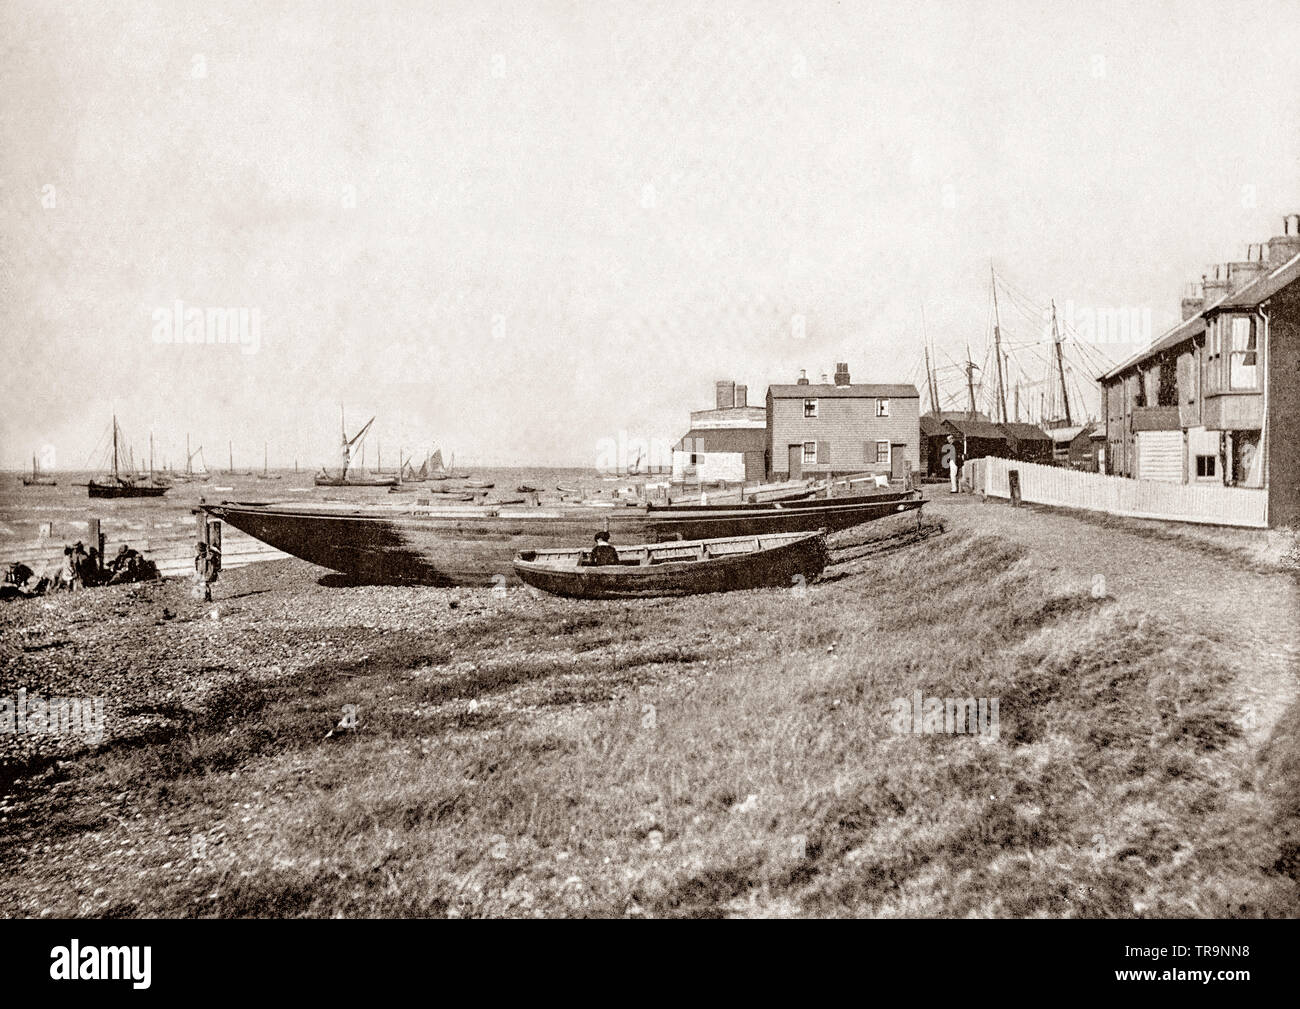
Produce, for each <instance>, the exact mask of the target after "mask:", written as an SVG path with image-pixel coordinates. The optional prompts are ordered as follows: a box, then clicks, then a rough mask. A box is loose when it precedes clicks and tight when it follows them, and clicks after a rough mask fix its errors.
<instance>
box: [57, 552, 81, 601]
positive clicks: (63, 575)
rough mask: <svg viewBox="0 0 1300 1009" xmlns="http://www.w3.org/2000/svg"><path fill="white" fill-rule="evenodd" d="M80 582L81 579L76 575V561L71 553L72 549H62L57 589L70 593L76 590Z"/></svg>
mask: <svg viewBox="0 0 1300 1009" xmlns="http://www.w3.org/2000/svg"><path fill="white" fill-rule="evenodd" d="M80 581H81V578H80V576H79V575H78V574H77V561H76V557H75V556H74V555H73V553H72V547H64V548H63V565H62V566H61V567H60V568H59V580H58V587H59V588H63V589H67V590H68V591H69V592H71V591H72V590H73V589H75V588H77V585H78V583H79V582H80Z"/></svg>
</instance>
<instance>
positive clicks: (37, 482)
mask: <svg viewBox="0 0 1300 1009" xmlns="http://www.w3.org/2000/svg"><path fill="white" fill-rule="evenodd" d="M23 486H24V487H56V486H58V481H57V480H55V479H54V477H52V476H47V475H46V474H44V473H42V472H41V471H40V470H39V469H37V467H36V453H35V452H33V453H32V475H31V476H25V477H23Z"/></svg>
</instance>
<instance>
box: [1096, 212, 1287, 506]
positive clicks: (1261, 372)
mask: <svg viewBox="0 0 1300 1009" xmlns="http://www.w3.org/2000/svg"><path fill="white" fill-rule="evenodd" d="M1182 315H1183V321H1182V322H1180V323H1179V324H1178V325H1177V326H1174V327H1173V328H1172V329H1170V330H1169V331H1167V332H1166V333H1164V334H1162V335H1161V336H1160V337H1158V338H1157V339H1156V340H1155V341H1154V342H1153V343H1152V344H1151V345H1150V346H1149V347H1146V348H1144V349H1143V350H1141V351H1139V352H1138V353H1137V354H1134V355H1133V356H1132V357H1130V358H1128V359H1127V360H1125V361H1123V362H1121V363H1120V364H1118V365H1116V366H1115V367H1114V368H1112V369H1111V370H1110V371H1109V372H1107V373H1106V374H1105V375H1103V376H1102V377H1101V378H1100V380H1099V381H1100V383H1101V387H1102V399H1103V405H1104V410H1103V412H1104V414H1105V417H1106V453H1105V460H1106V471H1107V472H1108V473H1112V474H1116V475H1120V476H1128V477H1136V478H1141V479H1148V480H1163V481H1167V482H1171V483H1183V484H1210V485H1227V486H1236V487H1246V488H1267V490H1268V522H1269V525H1271V526H1278V525H1285V524H1295V523H1297V522H1300V215H1294V214H1293V215H1290V216H1289V217H1287V218H1286V219H1285V220H1284V222H1283V233H1282V234H1281V235H1277V236H1275V237H1274V238H1272V239H1271V240H1270V241H1268V242H1266V243H1263V244H1260V245H1253V246H1251V247H1250V248H1249V249H1248V250H1247V256H1246V259H1245V260H1244V261H1241V262H1234V263H1227V264H1224V265H1222V266H1217V267H1215V268H1213V269H1212V270H1210V271H1208V272H1207V273H1206V274H1205V276H1203V277H1202V287H1201V292H1200V294H1199V296H1197V294H1196V293H1195V292H1192V293H1189V295H1187V296H1185V297H1184V298H1183V304H1182Z"/></svg>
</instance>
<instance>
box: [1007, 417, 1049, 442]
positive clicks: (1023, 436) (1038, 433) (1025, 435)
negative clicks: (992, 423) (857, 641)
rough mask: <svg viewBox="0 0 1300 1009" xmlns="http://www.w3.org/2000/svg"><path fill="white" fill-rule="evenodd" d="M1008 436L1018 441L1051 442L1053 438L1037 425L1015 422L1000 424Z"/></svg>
mask: <svg viewBox="0 0 1300 1009" xmlns="http://www.w3.org/2000/svg"><path fill="white" fill-rule="evenodd" d="M997 426H998V427H1000V428H1002V430H1003V431H1005V432H1006V433H1007V435H1008V437H1011V438H1014V439H1015V440H1016V441H1051V440H1052V438H1051V436H1050V435H1049V434H1048V433H1047V432H1046V431H1044V430H1043V429H1042V428H1041V427H1039V426H1038V425H1037V424H1017V423H1015V422H1014V421H1013V422H1011V423H1009V424H998V425H997Z"/></svg>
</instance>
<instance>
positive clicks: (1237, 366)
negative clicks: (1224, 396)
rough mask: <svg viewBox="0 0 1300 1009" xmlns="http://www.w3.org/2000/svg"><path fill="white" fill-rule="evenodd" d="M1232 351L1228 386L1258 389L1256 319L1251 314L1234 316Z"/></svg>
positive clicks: (1229, 361) (1229, 360) (1229, 359)
mask: <svg viewBox="0 0 1300 1009" xmlns="http://www.w3.org/2000/svg"><path fill="white" fill-rule="evenodd" d="M1231 333H1232V351H1231V353H1230V355H1229V357H1228V386H1229V388H1232V389H1258V388H1259V370H1258V368H1257V367H1256V364H1257V363H1258V357H1259V354H1258V346H1257V343H1256V339H1257V338H1256V333H1255V320H1254V319H1253V318H1252V317H1251V316H1249V315H1234V316H1233V317H1232V330H1231Z"/></svg>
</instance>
